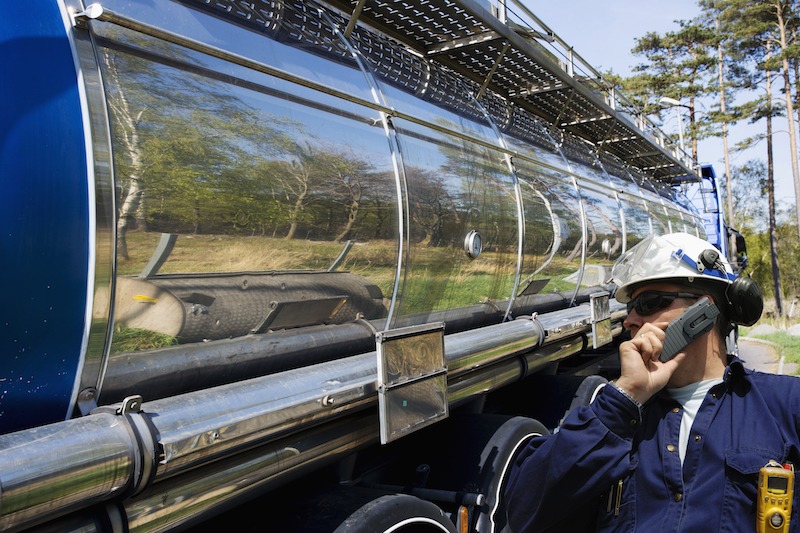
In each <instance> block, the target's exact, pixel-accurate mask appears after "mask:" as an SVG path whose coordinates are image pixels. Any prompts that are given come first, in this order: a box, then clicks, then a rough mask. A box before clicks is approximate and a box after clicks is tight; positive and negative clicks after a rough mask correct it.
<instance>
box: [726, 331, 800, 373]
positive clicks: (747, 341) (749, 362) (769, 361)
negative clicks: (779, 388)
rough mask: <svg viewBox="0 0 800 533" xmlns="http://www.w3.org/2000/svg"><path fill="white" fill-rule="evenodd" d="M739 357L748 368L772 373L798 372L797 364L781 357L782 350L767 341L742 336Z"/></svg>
mask: <svg viewBox="0 0 800 533" xmlns="http://www.w3.org/2000/svg"><path fill="white" fill-rule="evenodd" d="M739 357H740V358H741V359H742V360H743V361H744V366H745V367H747V368H752V369H755V370H760V371H761V372H770V373H772V374H788V375H796V374H798V367H797V365H796V364H794V363H787V362H785V361H784V360H783V358H782V357H781V354H780V350H779V349H777V348H776V347H775V346H774V345H773V344H771V343H769V342H766V341H762V340H759V339H753V338H749V337H740V338H739Z"/></svg>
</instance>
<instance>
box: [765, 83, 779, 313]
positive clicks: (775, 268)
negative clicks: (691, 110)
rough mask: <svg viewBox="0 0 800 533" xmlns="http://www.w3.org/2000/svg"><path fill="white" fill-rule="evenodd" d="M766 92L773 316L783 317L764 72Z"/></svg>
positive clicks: (769, 106) (769, 96)
mask: <svg viewBox="0 0 800 533" xmlns="http://www.w3.org/2000/svg"><path fill="white" fill-rule="evenodd" d="M766 74H767V76H766V90H767V198H768V202H769V208H768V211H769V254H770V259H771V261H772V289H773V291H774V293H775V314H776V315H777V316H783V298H782V293H783V289H782V287H781V267H780V265H779V264H778V230H777V224H776V222H775V164H774V161H773V154H772V75H771V74H770V72H769V71H767V72H766Z"/></svg>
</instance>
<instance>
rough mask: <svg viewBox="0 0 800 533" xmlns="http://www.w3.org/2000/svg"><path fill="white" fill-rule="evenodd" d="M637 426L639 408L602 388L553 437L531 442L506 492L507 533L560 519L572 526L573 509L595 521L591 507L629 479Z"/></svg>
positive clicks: (530, 529) (522, 531)
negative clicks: (593, 398)
mask: <svg viewBox="0 0 800 533" xmlns="http://www.w3.org/2000/svg"><path fill="white" fill-rule="evenodd" d="M640 425H641V413H640V412H639V408H638V407H637V406H636V405H634V404H633V402H631V401H630V400H629V399H628V398H626V397H625V396H623V395H622V394H621V393H620V392H619V391H618V390H617V389H615V388H614V387H610V386H606V387H604V388H603V390H602V392H601V394H599V395H598V396H597V398H596V399H595V400H594V402H592V404H591V405H589V406H584V407H581V408H579V409H576V410H574V411H572V412H571V413H570V414H569V415H568V416H567V418H566V419H565V420H564V422H563V424H562V425H561V426H560V428H559V429H558V430H557V431H556V432H554V433H553V434H552V435H546V436H542V437H538V438H535V439H533V440H532V441H531V442H530V443H529V444H528V445H527V446H526V447H525V448H523V450H522V451H521V452H520V454H519V456H518V457H517V458H516V460H515V462H514V464H513V466H512V468H511V471H510V473H509V480H508V484H507V485H506V489H505V497H506V507H507V512H508V523H509V525H510V526H511V529H512V531H514V532H515V533H526V532H539V531H543V530H546V529H547V528H550V527H553V526H554V525H556V524H558V523H559V522H561V521H563V520H565V519H568V520H570V521H571V522H574V521H575V520H576V519H577V518H579V517H576V516H575V513H576V509H578V508H580V509H587V512H591V513H592V516H594V514H596V513H595V511H596V506H594V505H592V504H593V502H596V501H598V500H599V497H600V496H601V495H603V494H604V493H607V492H608V491H609V488H610V487H611V486H612V483H615V482H616V481H617V480H620V479H623V478H625V477H627V476H628V475H629V473H630V470H631V450H632V443H633V437H634V435H635V434H636V431H637V429H638V428H639V426H640ZM584 518H585V517H584Z"/></svg>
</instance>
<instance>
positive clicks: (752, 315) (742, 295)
mask: <svg viewBox="0 0 800 533" xmlns="http://www.w3.org/2000/svg"><path fill="white" fill-rule="evenodd" d="M726 296H727V297H728V303H729V304H730V305H729V309H730V313H731V314H730V321H731V322H733V323H734V324H739V325H740V326H752V325H753V324H755V323H756V322H758V319H759V318H761V312H762V311H763V310H764V296H763V294H762V293H761V287H759V286H758V283H756V280H754V279H753V278H751V277H749V276H748V277H745V276H739V277H738V278H736V279H735V280H734V281H733V284H731V286H730V287H728V290H727V291H726Z"/></svg>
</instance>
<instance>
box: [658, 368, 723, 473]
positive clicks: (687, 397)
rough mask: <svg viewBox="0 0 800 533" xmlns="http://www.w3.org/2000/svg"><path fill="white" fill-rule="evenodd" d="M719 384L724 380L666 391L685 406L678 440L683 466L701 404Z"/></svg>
mask: <svg viewBox="0 0 800 533" xmlns="http://www.w3.org/2000/svg"><path fill="white" fill-rule="evenodd" d="M718 383H722V378H716V379H707V380H705V381H698V382H697V383H692V384H690V385H686V386H685V387H677V388H674V389H666V393H667V396H669V397H670V398H672V399H673V400H675V401H676V402H678V403H679V404H681V405H682V406H683V416H682V417H681V433H680V436H679V439H678V454H679V455H680V458H681V464H683V460H684V458H685V457H686V446H687V445H688V443H689V432H690V431H691V429H692V424H693V423H694V417H695V416H696V415H697V411H698V410H699V409H700V404H702V403H703V398H705V397H706V394H708V391H709V390H711V387H713V386H714V385H716V384H718Z"/></svg>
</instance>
